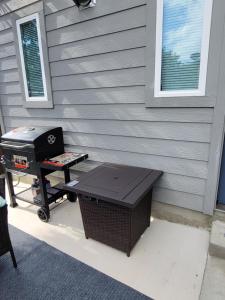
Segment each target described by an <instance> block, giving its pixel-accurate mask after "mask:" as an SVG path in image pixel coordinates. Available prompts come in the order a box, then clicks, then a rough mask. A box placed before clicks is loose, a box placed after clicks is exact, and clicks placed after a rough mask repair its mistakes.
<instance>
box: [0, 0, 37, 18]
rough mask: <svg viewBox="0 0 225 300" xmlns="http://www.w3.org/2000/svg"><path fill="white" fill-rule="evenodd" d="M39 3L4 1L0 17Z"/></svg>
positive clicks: (0, 6) (26, 0)
mask: <svg viewBox="0 0 225 300" xmlns="http://www.w3.org/2000/svg"><path fill="white" fill-rule="evenodd" d="M37 1H38V0H19V1H18V0H2V1H1V3H0V16H4V15H7V14H9V13H11V12H14V11H15V10H18V9H21V8H24V7H26V6H28V5H31V4H32V3H35V2H37Z"/></svg>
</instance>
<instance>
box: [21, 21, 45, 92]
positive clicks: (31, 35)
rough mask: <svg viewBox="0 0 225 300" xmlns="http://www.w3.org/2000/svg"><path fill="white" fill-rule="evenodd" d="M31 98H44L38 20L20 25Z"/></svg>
mask: <svg viewBox="0 0 225 300" xmlns="http://www.w3.org/2000/svg"><path fill="white" fill-rule="evenodd" d="M20 29H21V39H22V47H23V58H24V64H25V71H26V78H27V88H28V94H29V97H41V96H44V87H43V78H42V71H41V60H40V49H39V43H38V33H37V22H36V19H34V20H31V21H29V22H26V23H23V24H21V25H20Z"/></svg>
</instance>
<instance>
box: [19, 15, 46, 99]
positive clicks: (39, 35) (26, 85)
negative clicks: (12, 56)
mask: <svg viewBox="0 0 225 300" xmlns="http://www.w3.org/2000/svg"><path fill="white" fill-rule="evenodd" d="M32 20H36V26H37V35H38V46H39V51H40V64H41V73H42V82H43V89H44V96H40V97H30V96H29V92H28V82H27V74H26V69H25V58H24V51H23V45H22V38H21V25H22V24H25V23H27V22H29V21H32ZM16 29H17V38H18V43H19V54H20V62H21V68H22V75H23V82H24V92H25V97H26V101H27V102H28V101H48V95H47V85H46V76H45V64H44V57H43V46H42V39H41V31H40V18H39V14H38V13H34V14H32V15H29V16H26V17H24V18H21V19H18V20H16Z"/></svg>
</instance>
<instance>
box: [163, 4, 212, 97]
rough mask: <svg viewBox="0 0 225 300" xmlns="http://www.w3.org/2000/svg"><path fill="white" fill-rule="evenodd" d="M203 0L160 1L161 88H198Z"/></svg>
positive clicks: (166, 89) (165, 89)
mask: <svg viewBox="0 0 225 300" xmlns="http://www.w3.org/2000/svg"><path fill="white" fill-rule="evenodd" d="M205 2H206V0H164V2H163V30H162V31H163V32H162V63H161V91H171V90H194V89H198V87H199V73H200V58H201V45H202V32H203V19H204V7H205Z"/></svg>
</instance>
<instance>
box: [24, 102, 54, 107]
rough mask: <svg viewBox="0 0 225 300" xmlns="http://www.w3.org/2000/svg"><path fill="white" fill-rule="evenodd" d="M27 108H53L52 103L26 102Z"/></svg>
mask: <svg viewBox="0 0 225 300" xmlns="http://www.w3.org/2000/svg"><path fill="white" fill-rule="evenodd" d="M23 106H24V107H25V108H53V103H52V101H24V104H23Z"/></svg>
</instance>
